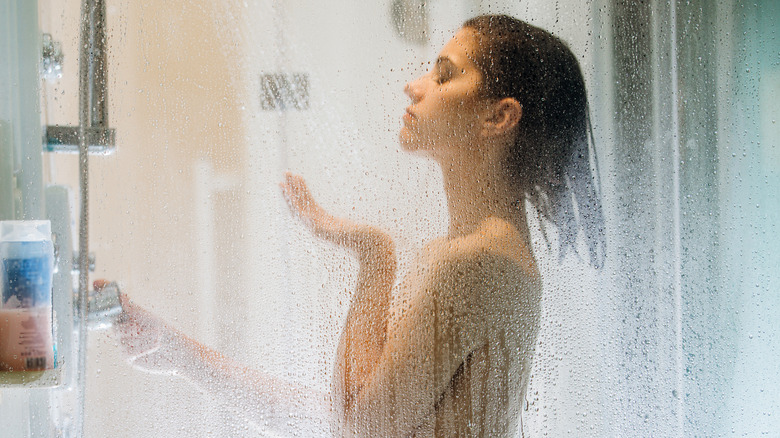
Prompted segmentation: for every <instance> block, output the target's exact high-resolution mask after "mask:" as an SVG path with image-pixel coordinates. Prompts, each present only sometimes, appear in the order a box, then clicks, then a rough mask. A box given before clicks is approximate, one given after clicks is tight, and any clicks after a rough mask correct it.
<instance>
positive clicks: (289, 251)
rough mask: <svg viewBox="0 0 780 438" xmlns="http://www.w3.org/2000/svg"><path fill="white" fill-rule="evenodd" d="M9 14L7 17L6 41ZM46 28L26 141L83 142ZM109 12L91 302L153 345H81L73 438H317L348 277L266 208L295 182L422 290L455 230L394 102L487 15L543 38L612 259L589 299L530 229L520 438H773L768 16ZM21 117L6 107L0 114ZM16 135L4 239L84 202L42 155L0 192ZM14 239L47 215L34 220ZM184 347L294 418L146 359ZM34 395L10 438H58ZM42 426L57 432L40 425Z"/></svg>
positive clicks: (632, 6)
mask: <svg viewBox="0 0 780 438" xmlns="http://www.w3.org/2000/svg"><path fill="white" fill-rule="evenodd" d="M13 3H14V2H11V1H9V0H0V17H11V16H13V13H15V12H14V11H12V10H11V7H10V6H9V5H11V4H13ZM38 9H39V17H40V31H41V33H43V32H45V33H47V34H50V35H51V36H52V38H53V39H54V40H55V41H58V42H60V44H61V46H60V47H61V52H62V54H63V57H62V59H61V61H60V65H61V77H59V78H51V79H50V80H47V81H45V82H42V83H41V85H40V93H41V100H40V101H41V108H40V113H41V124H40V125H41V126H49V125H51V126H54V125H63V126H70V125H75V124H76V123H77V121H76V120H74V119H75V115H76V114H77V104H78V83H79V78H78V75H77V72H78V71H79V69H78V59H77V55H76V54H77V53H78V47H77V46H78V29H79V14H80V4H79V2H76V1H72V0H69V1H66V2H53V1H49V0H39V2H38ZM5 12H7V13H8V14H6V13H5ZM106 12H107V13H106V18H107V26H108V28H107V29H108V32H107V34H108V36H107V38H108V40H107V41H108V53H109V55H108V62H109V64H110V69H109V72H110V76H109V78H108V79H107V81H106V82H107V86H108V89H109V94H110V96H111V99H110V103H109V113H110V116H111V120H112V122H111V123H112V128H114V129H115V130H116V131H115V133H116V152H115V154H114V155H112V156H108V157H96V158H95V159H93V160H91V161H90V171H89V172H90V184H91V186H90V191H91V196H90V212H89V216H90V251H93V252H94V253H95V254H96V264H95V272H94V273H90V277H91V278H93V279H94V278H106V279H108V280H111V281H116V282H117V284H118V285H119V287H120V288H121V290H122V291H123V292H124V293H126V294H127V296H128V297H129V298H130V299H131V300H132V303H131V304H128V305H133V306H139V308H143V309H145V311H148V312H150V313H151V314H153V315H154V316H155V319H149V320H147V321H144V320H132V321H129V322H128V321H120V322H123V323H130V324H137V327H138V328H139V330H144V331H145V333H153V334H154V336H152V337H147V338H145V342H146V343H143V344H138V345H133V346H131V348H130V349H131V350H132V351H131V352H130V353H131V354H130V355H129V356H128V345H127V338H126V337H123V335H122V334H120V333H118V332H117V331H116V330H113V329H109V330H105V331H101V332H91V333H90V334H89V342H88V345H87V351H88V360H87V364H86V373H87V380H86V392H85V394H86V399H85V406H86V410H85V418H84V427H85V429H84V430H85V436H87V437H92V436H96V437H97V436H117V437H136V436H138V437H140V436H148V435H152V434H156V435H164V436H193V435H194V436H202V435H206V434H208V435H212V436H220V437H222V436H224V437H227V436H293V434H298V435H297V436H317V435H322V436H328V432H327V431H328V430H329V427H330V425H329V424H327V419H326V418H327V415H328V414H327V412H325V411H327V410H328V409H327V408H325V406H326V405H325V404H323V402H322V398H318V397H319V396H320V395H322V394H328V393H329V391H330V390H331V380H332V379H333V377H334V371H333V370H334V365H335V359H334V358H335V357H336V351H337V348H338V343H339V336H340V333H341V331H342V328H343V325H344V322H345V319H346V318H347V310H348V308H349V303H350V299H351V298H352V293H353V290H354V289H355V286H356V283H357V281H358V278H359V272H358V268H359V265H358V262H357V261H356V260H355V259H354V258H353V257H352V256H351V254H350V252H349V251H345V250H338V249H336V248H335V247H334V246H332V245H331V244H329V243H327V242H324V241H322V240H321V239H317V238H316V237H315V236H314V235H312V234H311V233H310V232H309V231H308V230H307V228H306V226H305V225H304V224H302V223H301V221H299V220H297V219H295V218H294V217H293V216H292V215H291V214H290V212H289V209H288V207H287V205H286V202H285V200H284V197H283V195H282V191H281V189H280V187H279V183H280V182H282V181H283V180H284V174H285V171H288V170H289V171H292V172H294V173H296V174H300V175H303V177H305V179H306V181H307V183H308V187H309V188H310V189H311V191H312V193H313V195H314V196H315V197H316V199H317V201H318V202H319V203H320V204H321V205H323V206H325V207H327V209H328V211H329V212H330V213H332V214H334V215H336V216H339V217H344V218H348V219H350V220H354V221H359V222H361V223H371V224H374V225H377V226H380V227H382V228H383V229H385V230H387V231H388V232H389V235H390V236H391V237H392V238H393V240H394V242H395V245H396V254H397V256H398V278H399V281H400V278H404V277H406V276H408V275H414V273H415V271H416V270H417V269H418V268H419V262H418V260H419V258H418V257H419V254H420V253H421V252H422V251H423V249H424V247H425V245H426V243H427V242H430V241H431V240H434V239H436V238H437V237H440V236H443V235H445V234H446V233H447V224H448V220H449V217H448V213H447V211H448V210H447V207H448V205H447V199H446V198H445V193H444V190H443V180H442V174H441V172H440V170H439V169H438V168H437V167H436V166H435V165H434V164H433V163H432V162H431V161H430V160H428V159H425V158H422V157H420V156H417V155H414V154H407V153H404V152H403V151H402V150H401V148H400V147H399V144H398V131H399V128H400V127H401V121H400V118H401V116H402V115H403V114H404V108H405V107H406V106H407V105H409V101H410V99H409V97H408V96H406V95H405V94H404V85H405V84H406V83H407V82H409V81H411V80H413V79H414V78H416V77H418V76H420V75H421V74H424V73H425V72H426V71H428V70H429V69H430V68H431V67H432V66H433V63H434V62H435V61H436V57H437V55H438V53H439V51H440V49H441V47H442V46H443V45H444V44H445V43H446V42H447V41H448V40H449V39H450V38H451V36H452V35H453V33H454V32H455V31H456V30H457V29H458V28H459V26H460V25H461V24H462V22H463V21H464V20H466V19H468V18H470V17H472V16H475V15H478V14H484V13H506V14H510V15H513V16H515V17H518V18H520V19H523V20H526V21H528V22H530V23H532V24H534V25H537V26H540V27H542V28H544V29H546V30H548V31H550V32H552V33H553V34H555V35H557V36H559V37H561V38H562V39H563V40H565V41H566V42H567V43H568V45H569V47H570V48H571V50H572V52H573V53H574V54H575V55H576V57H577V59H578V61H579V62H580V64H581V66H582V69H583V73H584V76H585V81H586V86H587V90H588V100H589V106H590V117H591V121H592V129H593V138H594V144H595V149H596V152H597V154H596V158H595V159H594V162H593V163H592V165H593V167H594V168H595V167H598V174H599V178H600V185H601V193H602V201H603V211H604V215H605V230H606V231H605V232H606V236H607V254H606V261H605V266H604V268H603V269H602V270H601V271H597V270H595V269H593V268H591V267H589V265H588V263H587V256H582V254H587V251H586V250H585V249H584V248H583V247H582V246H583V245H584V244H583V243H582V242H580V246H581V247H580V250H581V251H579V254H580V255H578V254H575V253H568V254H567V255H566V257H565V258H562V259H561V258H559V257H558V252H557V240H556V239H558V236H557V235H556V234H555V233H554V232H553V231H550V229H549V228H544V229H545V230H546V233H547V234H543V233H542V232H541V231H540V230H541V229H543V227H542V225H543V224H541V223H540V222H539V221H538V220H537V219H536V218H535V216H534V215H529V216H530V220H529V225H530V228H531V229H532V235H531V237H532V241H533V251H534V256H535V258H536V260H537V263H538V265H539V270H540V272H541V282H542V286H543V288H542V291H543V292H542V295H541V309H542V311H541V314H540V325H539V332H538V335H537V337H536V343H535V346H534V348H535V354H534V358H533V363H532V368H531V371H530V373H529V381H528V389H527V391H526V392H525V394H524V400H523V402H522V406H521V414H522V430H520V427H518V431H517V436H521V433H524V436H525V437H533V436H545V435H546V436H592V437H601V436H622V435H627V434H629V433H630V434H633V435H637V436H717V435H724V434H728V433H734V434H739V435H747V436H752V435H759V434H764V435H769V436H771V435H778V434H780V426H778V422H777V420H776V419H775V418H774V417H775V416H776V414H775V413H776V412H778V411H780V395H778V393H777V391H772V390H771V388H774V387H778V386H780V381H779V380H778V373H777V372H776V371H777V370H776V363H778V359H780V346H779V345H778V341H777V339H780V336H778V335H780V333H778V328H777V327H776V324H774V321H776V320H778V318H780V302H778V298H777V296H776V295H777V294H776V293H773V292H774V291H776V290H778V287H780V284H779V283H780V277H778V273H777V272H778V269H777V268H778V266H780V248H779V247H778V245H779V244H778V243H777V239H775V238H774V237H773V236H776V235H777V234H778V231H779V230H778V229H777V227H778V225H777V224H778V223H780V222H778V220H777V218H778V217H779V216H780V201H778V198H777V196H775V195H774V194H775V193H777V190H778V187H779V186H780V172H779V170H780V152H779V151H780V145H778V143H777V142H778V140H777V139H778V138H780V132H779V130H780V128H778V126H780V124H779V123H778V118H779V117H780V107H778V104H777V102H778V101H780V61H779V60H778V50H777V47H778V46H777V30H776V29H777V28H778V17H780V6H778V5H777V4H776V2H773V1H771V0H762V1H757V2H752V3H750V4H744V3H743V2H738V1H735V0H723V1H719V2H709V3H707V4H689V3H688V2H645V3H641V4H640V3H632V2H621V1H612V0H589V1H585V2H582V1H574V0H559V1H556V2H543V1H536V0H534V1H526V2H515V1H479V2H476V1H467V0H463V1H457V2H449V3H447V2H427V1H416V0H395V1H389V0H388V1H376V2H365V3H359V2H354V3H344V4H333V5H331V6H330V7H327V8H322V6H321V5H320V4H319V3H314V2H292V3H291V2H282V1H272V0H265V1H234V2H228V3H224V4H219V5H217V4H213V2H203V1H195V2H193V1H189V2H184V1H180V2H173V3H171V2H156V3H149V4H144V3H143V2H108V3H107V11H106ZM2 22H4V18H0V23H2ZM1 29H2V26H0V38H6V36H5V34H4V32H5V31H4V30H1ZM2 41H4V40H0V42H2ZM2 47H4V45H3V44H0V54H2V53H3V52H2V50H3V49H2ZM9 68H10V69H12V68H13V67H9ZM2 74H4V73H3V72H0V79H2V78H5V79H6V80H4V81H0V83H6V84H13V83H14V82H13V80H12V79H13V78H10V79H9V78H6V76H2ZM9 74H11V73H9ZM13 74H17V73H13ZM13 90H14V88H13V86H8V85H2V84H0V102H5V101H11V100H10V97H9V96H11V97H13V96H14V95H13V92H14V91H13ZM6 97H8V99H6ZM14 108H17V109H14ZM18 108H21V109H18ZM17 111H18V112H21V111H24V108H22V107H21V106H16V107H14V106H10V105H5V106H3V105H0V159H2V161H0V172H2V173H0V190H1V191H2V192H0V206H2V207H3V208H4V209H5V210H6V212H7V211H10V210H9V209H14V208H16V207H15V205H16V204H14V202H18V201H14V199H13V196H14V195H13V190H14V189H15V188H16V187H18V185H19V184H23V185H25V184H26V185H27V186H30V187H33V188H34V189H35V190H38V191H39V192H41V193H43V187H44V186H45V185H47V184H55V183H56V184H61V185H65V186H70V187H71V188H73V193H76V192H77V188H78V187H79V181H78V171H77V169H78V167H77V166H78V162H77V160H76V159H75V157H73V156H68V155H58V154H53V153H46V154H44V155H43V156H42V160H43V161H42V170H43V171H42V175H40V178H39V180H37V181H34V182H29V183H28V182H23V183H20V181H17V180H15V179H13V175H14V174H15V172H18V171H19V169H20V168H21V166H22V164H23V161H22V160H21V159H20V160H17V161H19V162H18V163H17V162H13V163H11V162H10V161H9V160H7V159H6V157H12V156H16V157H18V156H20V155H19V154H18V153H16V155H12V154H13V153H14V152H12V149H13V148H18V147H19V146H16V145H17V144H18V143H19V141H18V140H14V139H15V138H17V137H16V136H18V135H20V134H19V133H18V132H17V130H18V129H20V128H24V127H25V126H27V125H25V124H22V125H19V124H15V123H17V122H14V120H17V115H16V112H17ZM25 123H27V122H25ZM38 134H40V132H39V133H38ZM38 134H36V135H33V137H36V138H37V139H39V138H40V137H42V135H38ZM35 141H38V140H35ZM13 150H14V151H15V149H13ZM6 195H8V196H6ZM40 196H43V195H40ZM67 196H70V197H71V198H72V199H74V198H75V195H74V194H70V195H66V196H65V195H64V198H63V199H65V198H67ZM63 202H64V201H63ZM67 204H68V203H67V202H64V205H67ZM70 205H77V204H74V203H72V202H71V204H70ZM9 206H10V207H9ZM71 208H72V207H71ZM28 211H31V212H35V211H38V213H37V214H38V215H42V214H43V212H44V206H43V203H42V202H41V200H40V199H31V200H30V201H29V204H28ZM1 213H3V216H2V218H3V219H12V218H14V217H12V216H9V215H6V213H5V212H1ZM31 214H32V213H31ZM25 219H40V218H39V217H25ZM71 219H72V220H78V218H77V217H75V213H74V216H73V217H72V218H71ZM74 223H77V222H74ZM63 272H64V271H63ZM58 275H60V274H58ZM63 275H64V274H63ZM57 299H58V298H57V296H56V295H55V296H53V300H55V301H56V300H57ZM398 299H399V300H401V301H402V300H403V298H402V297H399V298H398ZM126 304H127V303H126ZM55 306H56V304H55ZM114 307H115V306H114ZM112 317H113V316H112ZM120 319H121V317H120ZM159 321H163V322H164V323H165V324H167V325H168V327H170V328H172V329H175V330H174V331H175V333H178V334H181V335H182V336H184V335H186V338H184V337H178V335H176V336H172V335H170V333H171V331H166V330H165V329H163V328H161V326H159V325H155V324H157V322H159ZM133 327H136V326H133ZM189 341H196V342H198V343H200V344H202V345H203V346H205V347H208V349H209V350H213V351H217V352H219V353H220V354H222V355H224V357H225V358H227V359H226V360H229V361H232V362H225V363H229V364H230V366H231V367H232V369H235V370H238V369H243V368H244V367H245V368H246V369H251V370H256V371H257V372H258V373H260V374H261V375H263V376H266V378H267V379H268V380H267V381H266V382H268V383H267V386H268V387H269V388H270V391H269V392H271V393H274V394H277V395H279V397H281V396H282V395H284V393H285V391H287V390H288V389H289V388H295V391H294V394H292V396H291V398H290V400H293V402H291V403H288V404H279V405H278V406H265V405H262V402H261V401H260V400H255V401H253V399H252V397H251V396H246V397H245V396H244V395H246V394H243V395H242V396H241V397H230V396H229V394H230V393H231V391H232V393H235V394H238V393H241V392H242V391H246V388H248V387H249V386H245V387H241V386H236V387H228V386H225V387H223V388H221V389H219V390H214V388H210V387H209V385H208V384H206V385H204V384H203V382H204V381H208V380H209V375H208V374H203V373H206V372H207V370H201V369H195V370H188V371H186V372H184V371H182V370H181V368H182V367H183V366H184V364H183V362H180V361H178V359H177V357H176V356H175V355H168V353H169V351H167V350H166V349H165V348H166V346H168V345H178V346H180V345H185V344H186V343H187V342H189ZM204 351H206V350H204ZM166 360H168V362H165V361H166ZM199 372H203V373H201V374H198V373H199ZM192 376H195V377H192ZM198 376H200V377H198ZM247 378H248V379H249V378H250V377H247ZM198 379H200V380H198ZM213 382H218V380H213ZM212 386H214V385H212ZM285 388H287V389H285ZM34 391H38V392H34ZM47 391H57V389H35V390H33V389H23V388H10V389H9V388H0V419H1V420H2V423H3V424H11V425H12V428H13V429H12V432H11V434H12V435H10V436H12V437H17V436H18V437H27V436H57V435H56V433H57V431H65V432H62V433H63V436H72V435H68V433H69V432H67V431H68V430H72V429H69V428H72V427H73V425H74V424H77V423H78V422H79V421H78V420H77V419H74V418H73V415H76V414H75V412H77V411H75V410H74V409H73V408H72V407H69V406H68V405H67V404H68V403H76V402H77V401H73V400H70V399H68V398H63V399H61V400H63V401H62V402H61V403H60V402H58V403H49V400H51V399H50V398H49V396H50V395H51V394H54V392H47ZM226 394H227V395H226ZM237 399H240V400H244V401H243V402H240V403H237V402H236V401H235V400H237ZM17 401H21V402H19V404H14V405H12V402H14V403H16V402H17ZM22 403H23V405H22ZM44 411H45V412H47V414H46V416H45V418H48V419H49V420H47V421H49V422H50V423H51V424H40V423H36V420H35V419H34V418H36V417H37V418H42V417H41V415H39V413H40V412H44ZM119 412H121V413H122V415H118V414H117V413H119ZM323 412H324V413H323ZM280 418H281V419H283V420H282V421H279V419H280ZM47 434H49V435H47Z"/></svg>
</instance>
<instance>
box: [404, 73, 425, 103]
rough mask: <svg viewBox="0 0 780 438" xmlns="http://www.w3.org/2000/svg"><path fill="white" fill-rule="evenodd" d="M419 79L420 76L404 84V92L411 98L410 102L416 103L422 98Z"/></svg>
mask: <svg viewBox="0 0 780 438" xmlns="http://www.w3.org/2000/svg"><path fill="white" fill-rule="evenodd" d="M421 79H422V78H417V79H415V80H413V81H411V82H407V84H406V85H405V86H404V94H406V95H407V96H409V98H410V99H412V103H416V102H418V101H419V100H420V99H421V98H422V87H421V86H420V85H421V84H420V80H421Z"/></svg>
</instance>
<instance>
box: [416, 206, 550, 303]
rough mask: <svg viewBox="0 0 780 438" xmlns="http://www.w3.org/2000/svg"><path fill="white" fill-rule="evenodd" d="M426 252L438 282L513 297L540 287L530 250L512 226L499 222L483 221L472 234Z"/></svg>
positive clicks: (436, 244)
mask: <svg viewBox="0 0 780 438" xmlns="http://www.w3.org/2000/svg"><path fill="white" fill-rule="evenodd" d="M426 251H427V257H428V266H429V267H430V268H431V269H432V272H436V273H437V274H436V275H434V277H436V280H435V281H437V282H444V283H445V284H446V283H452V282H453V281H458V282H461V283H463V284H464V285H465V284H467V285H468V286H467V287H468V288H469V289H470V290H471V291H472V292H473V291H476V290H482V289H484V290H483V292H491V294H495V293H498V294H501V295H503V294H511V295H512V296H517V291H518V289H522V290H523V291H524V292H525V293H534V292H537V291H538V290H539V289H540V288H541V283H540V280H539V272H538V269H537V266H536V262H535V261H534V258H533V254H532V253H531V251H530V248H527V246H526V245H525V243H524V242H523V239H522V237H521V235H520V233H519V232H518V231H517V230H516V229H515V228H514V227H512V226H511V225H509V224H508V223H506V222H504V221H501V220H499V219H490V220H487V221H485V222H484V223H483V224H482V225H481V226H480V227H479V229H478V230H477V231H475V232H474V233H472V234H469V235H466V236H463V237H459V238H456V239H441V240H437V241H435V242H433V243H432V244H431V245H429V246H428V247H427V249H426ZM443 277H446V278H443Z"/></svg>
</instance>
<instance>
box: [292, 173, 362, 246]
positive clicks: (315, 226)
mask: <svg viewBox="0 0 780 438" xmlns="http://www.w3.org/2000/svg"><path fill="white" fill-rule="evenodd" d="M279 185H280V186H281V188H282V193H283V194H284V198H285V199H286V200H287V204H288V205H289V207H290V210H291V211H292V213H293V214H294V215H295V216H297V217H299V218H300V219H301V221H303V223H304V224H306V225H307V226H308V227H309V228H310V229H311V231H312V232H313V233H314V234H315V235H316V236H318V237H320V238H323V239H325V240H328V241H331V242H334V243H338V244H344V243H346V241H347V240H349V237H350V233H353V232H354V231H356V230H357V225H356V224H355V223H353V222H351V221H349V220H347V219H339V218H336V217H334V216H332V215H331V214H329V213H328V212H327V211H325V210H324V209H323V208H322V207H320V205H319V204H317V201H315V200H314V196H312V194H311V191H309V188H308V187H307V186H306V181H304V179H303V177H301V176H300V175H293V174H292V173H290V172H287V173H285V179H284V182H282V183H280V184H279Z"/></svg>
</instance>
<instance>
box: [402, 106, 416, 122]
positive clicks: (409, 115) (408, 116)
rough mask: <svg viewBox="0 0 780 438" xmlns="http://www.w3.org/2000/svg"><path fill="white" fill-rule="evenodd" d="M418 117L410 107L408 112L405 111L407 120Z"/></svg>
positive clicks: (404, 116)
mask: <svg viewBox="0 0 780 438" xmlns="http://www.w3.org/2000/svg"><path fill="white" fill-rule="evenodd" d="M416 118H417V116H416V115H415V114H414V113H413V112H412V111H411V110H410V109H409V108H406V113H404V115H403V119H404V120H407V121H411V120H414V119H416Z"/></svg>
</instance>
